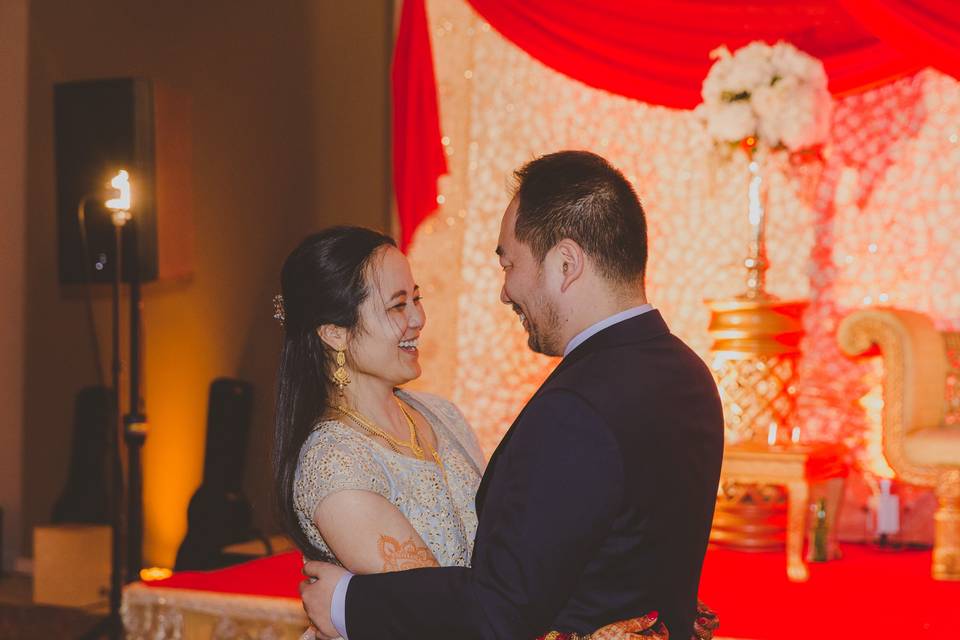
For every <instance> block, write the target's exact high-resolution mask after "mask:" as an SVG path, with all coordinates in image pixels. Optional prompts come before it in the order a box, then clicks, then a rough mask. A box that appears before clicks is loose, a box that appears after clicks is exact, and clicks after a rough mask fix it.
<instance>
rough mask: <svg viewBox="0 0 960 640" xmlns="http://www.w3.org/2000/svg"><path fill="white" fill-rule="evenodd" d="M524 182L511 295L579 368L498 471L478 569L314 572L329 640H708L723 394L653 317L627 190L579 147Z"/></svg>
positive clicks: (489, 479) (510, 246)
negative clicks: (610, 631)
mask: <svg viewBox="0 0 960 640" xmlns="http://www.w3.org/2000/svg"><path fill="white" fill-rule="evenodd" d="M516 177H517V180H518V187H517V191H516V194H515V196H514V197H513V200H512V201H511V202H510V205H509V207H508V208H507V210H506V212H505V213H504V216H503V221H502V223H501V228H500V238H499V245H498V246H497V255H498V256H499V257H500V265H501V267H502V268H503V271H504V284H503V290H502V292H501V294H500V299H501V301H502V302H503V303H504V304H508V305H510V306H511V307H512V308H513V310H514V311H515V312H516V313H517V315H518V316H519V318H520V321H521V322H522V323H523V327H524V329H525V330H526V331H527V333H528V335H529V339H528V340H529V345H530V348H531V349H533V350H534V351H536V352H538V353H543V354H546V355H550V356H563V360H562V361H561V362H560V364H559V365H558V366H557V368H556V369H555V370H554V371H553V373H551V374H550V377H549V378H548V379H547V381H546V382H544V383H543V386H541V387H540V389H539V390H538V391H537V392H536V394H534V396H533V397H532V398H531V399H530V401H529V402H528V403H527V405H526V406H525V407H524V408H523V410H522V411H521V412H520V415H519V416H518V417H517V419H516V421H515V422H514V423H513V426H511V427H510V430H509V431H508V432H507V433H506V435H505V436H504V438H503V441H502V442H501V443H500V446H499V447H498V448H497V450H496V452H494V454H493V457H492V458H491V459H490V463H489V465H488V466H487V470H486V473H485V474H484V477H483V481H482V482H481V484H480V488H479V490H478V491H477V498H476V505H477V513H478V516H479V527H478V529H477V537H476V542H475V546H474V553H473V558H472V566H471V567H469V568H468V567H442V568H425V569H415V570H410V571H403V572H397V573H385V574H378V575H363V576H361V575H357V576H351V575H350V574H349V573H347V572H346V571H345V570H343V569H341V568H339V567H335V566H332V565H327V564H324V563H319V562H313V563H308V564H307V566H306V567H305V569H304V572H305V573H306V574H307V575H309V576H312V577H314V578H316V581H315V582H313V583H312V584H311V583H307V582H304V583H303V584H302V586H301V593H302V596H303V602H304V608H305V609H306V611H307V614H308V615H309V617H310V619H311V621H312V622H313V623H314V625H315V626H316V627H317V629H319V633H318V637H335V636H337V635H340V634H342V635H343V636H344V637H345V638H349V640H372V639H377V640H379V639H381V638H478V639H480V638H482V639H494V638H498V639H499V638H505V639H510V640H530V639H532V638H535V637H537V636H540V635H542V634H545V633H547V632H549V631H551V630H554V631H559V632H574V633H581V634H585V633H590V632H592V631H594V630H596V629H598V628H600V627H603V626H604V625H607V624H609V623H612V622H615V621H618V620H624V619H629V618H634V617H639V616H643V615H645V614H648V613H651V612H657V613H658V614H659V618H660V620H661V621H662V622H663V623H664V624H665V625H666V627H667V629H668V630H669V634H670V638H673V639H676V640H688V639H689V638H690V637H691V634H692V631H693V623H694V616H695V615H696V606H697V586H698V582H699V580H700V570H701V566H702V564H703V556H704V553H705V551H706V546H707V538H708V536H709V532H710V522H711V519H712V517H713V507H714V502H715V500H716V496H717V482H718V478H719V474H720V460H721V456H722V452H723V417H722V413H721V407H720V400H719V398H718V395H717V389H716V385H715V384H714V381H713V379H712V377H711V375H710V372H709V371H708V369H707V367H706V366H705V365H704V363H703V362H702V361H701V360H700V358H698V357H697V356H696V355H695V354H694V353H693V351H691V350H690V349H689V348H688V347H687V346H686V345H685V344H684V343H683V342H681V341H680V339H679V338H677V337H676V336H674V335H672V334H671V333H670V332H669V330H668V329H667V325H666V324H665V323H664V321H663V318H662V317H661V316H660V313H659V312H657V311H656V310H654V309H653V308H652V307H651V306H650V305H649V304H648V303H647V300H646V296H645V293H644V286H643V277H644V270H645V268H646V259H647V236H646V222H645V220H644V213H643V209H642V207H641V206H640V202H639V200H638V199H637V196H636V193H635V192H634V191H633V188H632V187H631V186H630V183H629V182H627V180H626V179H625V178H624V176H623V175H622V174H621V173H620V172H619V171H617V170H616V169H614V168H613V167H612V166H611V165H610V164H609V163H607V161H606V160H604V159H603V158H600V157H599V156H597V155H594V154H592V153H588V152H584V151H563V152H560V153H554V154H551V155H547V156H543V157H541V158H538V159H537V160H534V161H532V162H530V163H529V164H527V165H525V166H524V167H522V168H521V169H520V170H518V171H517V172H516ZM492 347H494V348H495V345H492ZM491 357H498V356H497V354H496V353H495V352H493V353H491Z"/></svg>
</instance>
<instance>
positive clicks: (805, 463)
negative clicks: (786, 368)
mask: <svg viewBox="0 0 960 640" xmlns="http://www.w3.org/2000/svg"><path fill="white" fill-rule="evenodd" d="M836 451H837V450H836V448H835V447H833V446H831V445H826V446H823V445H819V446H818V445H810V446H805V445H789V446H779V447H768V446H763V445H759V444H754V443H743V444H736V445H727V447H726V448H725V449H724V455H723V467H722V469H721V471H720V478H721V482H723V481H725V480H726V481H735V482H742V483H757V484H774V485H781V486H783V487H784V488H785V489H786V492H787V535H786V547H787V549H786V550H787V577H788V578H789V579H790V580H791V581H793V582H806V581H807V579H808V578H809V577H810V573H809V571H808V569H807V565H806V563H805V562H804V558H803V543H804V539H805V531H806V516H807V512H808V510H809V501H810V490H811V485H812V484H819V483H826V485H825V488H826V492H827V509H826V512H827V513H826V520H827V531H828V541H827V548H828V550H829V554H830V558H831V559H833V558H834V557H839V554H838V552H837V551H836V550H837V544H836V534H835V531H836V527H835V526H834V525H835V523H836V517H837V512H838V510H839V508H840V501H841V497H842V494H843V477H844V476H845V475H846V472H845V466H844V465H842V464H831V465H830V466H831V470H830V471H828V472H826V473H817V472H814V473H811V462H812V461H813V462H816V461H819V460H822V459H824V458H826V459H827V460H828V461H829V462H834V460H833V459H832V458H831V456H835V455H836V456H838V455H839V454H838V453H835V452H836ZM819 466H820V467H823V465H819ZM841 470H842V471H841Z"/></svg>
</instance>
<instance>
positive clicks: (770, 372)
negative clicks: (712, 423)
mask: <svg viewBox="0 0 960 640" xmlns="http://www.w3.org/2000/svg"><path fill="white" fill-rule="evenodd" d="M707 305H708V306H709V307H710V312H711V313H710V327H709V330H710V335H711V336H712V337H713V345H712V346H711V347H710V353H711V356H712V358H711V368H712V369H713V372H714V375H715V376H716V379H717V386H718V387H719V388H720V396H721V398H722V400H723V410H724V421H725V425H726V428H727V433H726V440H727V443H728V444H737V443H740V442H755V443H767V444H769V445H771V446H772V445H775V444H785V443H787V442H790V441H791V440H797V439H798V438H797V437H796V435H797V432H796V431H794V429H795V428H797V425H796V424H795V423H794V422H793V414H794V409H795V406H796V380H797V364H798V361H799V358H800V348H799V342H800V339H801V338H802V337H803V324H802V316H803V312H804V310H805V309H806V307H807V302H806V301H804V300H792V301H784V300H777V299H776V298H773V297H771V296H766V297H764V298H759V299H749V298H747V297H745V296H744V297H739V298H732V299H728V300H709V301H707Z"/></svg>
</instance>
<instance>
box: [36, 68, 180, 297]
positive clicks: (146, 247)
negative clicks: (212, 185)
mask: <svg viewBox="0 0 960 640" xmlns="http://www.w3.org/2000/svg"><path fill="white" fill-rule="evenodd" d="M189 116H190V105H189V101H188V100H187V99H186V98H185V96H183V95H182V94H180V93H177V92H175V91H172V90H169V89H164V88H161V87H158V86H155V85H154V83H152V82H151V81H150V80H145V79H138V78H120V79H110V80H92V81H85V82H68V83H63V84H58V85H56V86H55V87H54V129H55V138H56V142H55V151H56V170H57V221H58V225H57V228H58V243H59V257H60V282H62V283H77V282H83V281H84V280H86V278H87V277H88V274H89V277H90V278H91V279H92V280H93V281H94V282H112V281H113V277H114V275H113V274H114V269H115V263H116V256H114V227H113V225H112V223H111V221H110V212H109V211H108V210H107V209H106V208H105V206H104V199H105V196H106V195H108V194H109V193H110V186H109V182H110V179H111V177H112V176H114V175H115V174H116V173H117V171H118V170H120V169H125V170H127V171H128V172H129V174H130V183H131V185H132V194H133V198H132V206H131V213H132V214H133V218H132V220H131V221H130V222H129V223H127V228H126V229H125V230H124V245H123V249H122V251H123V254H124V255H125V256H132V255H136V256H138V260H137V264H134V263H133V262H132V261H130V260H126V259H124V260H123V262H124V265H123V266H124V269H123V277H124V280H126V281H130V280H131V275H132V274H133V273H134V269H139V278H140V281H141V282H148V281H151V280H157V279H160V278H163V279H166V278H177V277H181V276H185V275H188V274H189V273H190V272H191V270H192V268H191V267H192V251H193V248H192V246H193V233H192V225H191V224H190V203H191V200H192V194H191V184H190V182H191V181H190V175H191V174H190V166H191V160H190V156H191V153H190V117H189ZM84 200H85V202H86V205H85V218H86V224H85V227H86V234H87V240H88V247H89V250H88V251H87V253H86V259H87V260H88V264H86V265H85V264H84V260H85V257H84V256H85V254H84V251H83V244H82V241H81V238H82V237H81V229H80V223H79V215H78V207H79V205H80V203H81V201H84ZM134 243H136V245H135V253H134V251H133V249H134Z"/></svg>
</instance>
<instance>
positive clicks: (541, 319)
mask: <svg viewBox="0 0 960 640" xmlns="http://www.w3.org/2000/svg"><path fill="white" fill-rule="evenodd" d="M527 309H528V310H529V311H530V312H531V314H530V315H531V316H532V315H533V314H532V312H533V310H534V309H536V310H537V311H536V313H537V318H536V319H534V318H533V317H529V318H527V324H529V325H530V329H529V333H528V335H527V346H528V347H530V350H531V351H533V352H534V353H540V354H543V355H545V356H559V355H563V346H562V345H560V344H558V343H559V342H560V338H559V334H560V313H559V312H558V311H557V306H556V305H555V304H554V303H553V301H552V300H550V299H549V298H547V297H546V296H545V295H543V294H542V293H538V294H537V298H536V301H535V303H534V305H532V306H528V307H527Z"/></svg>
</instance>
